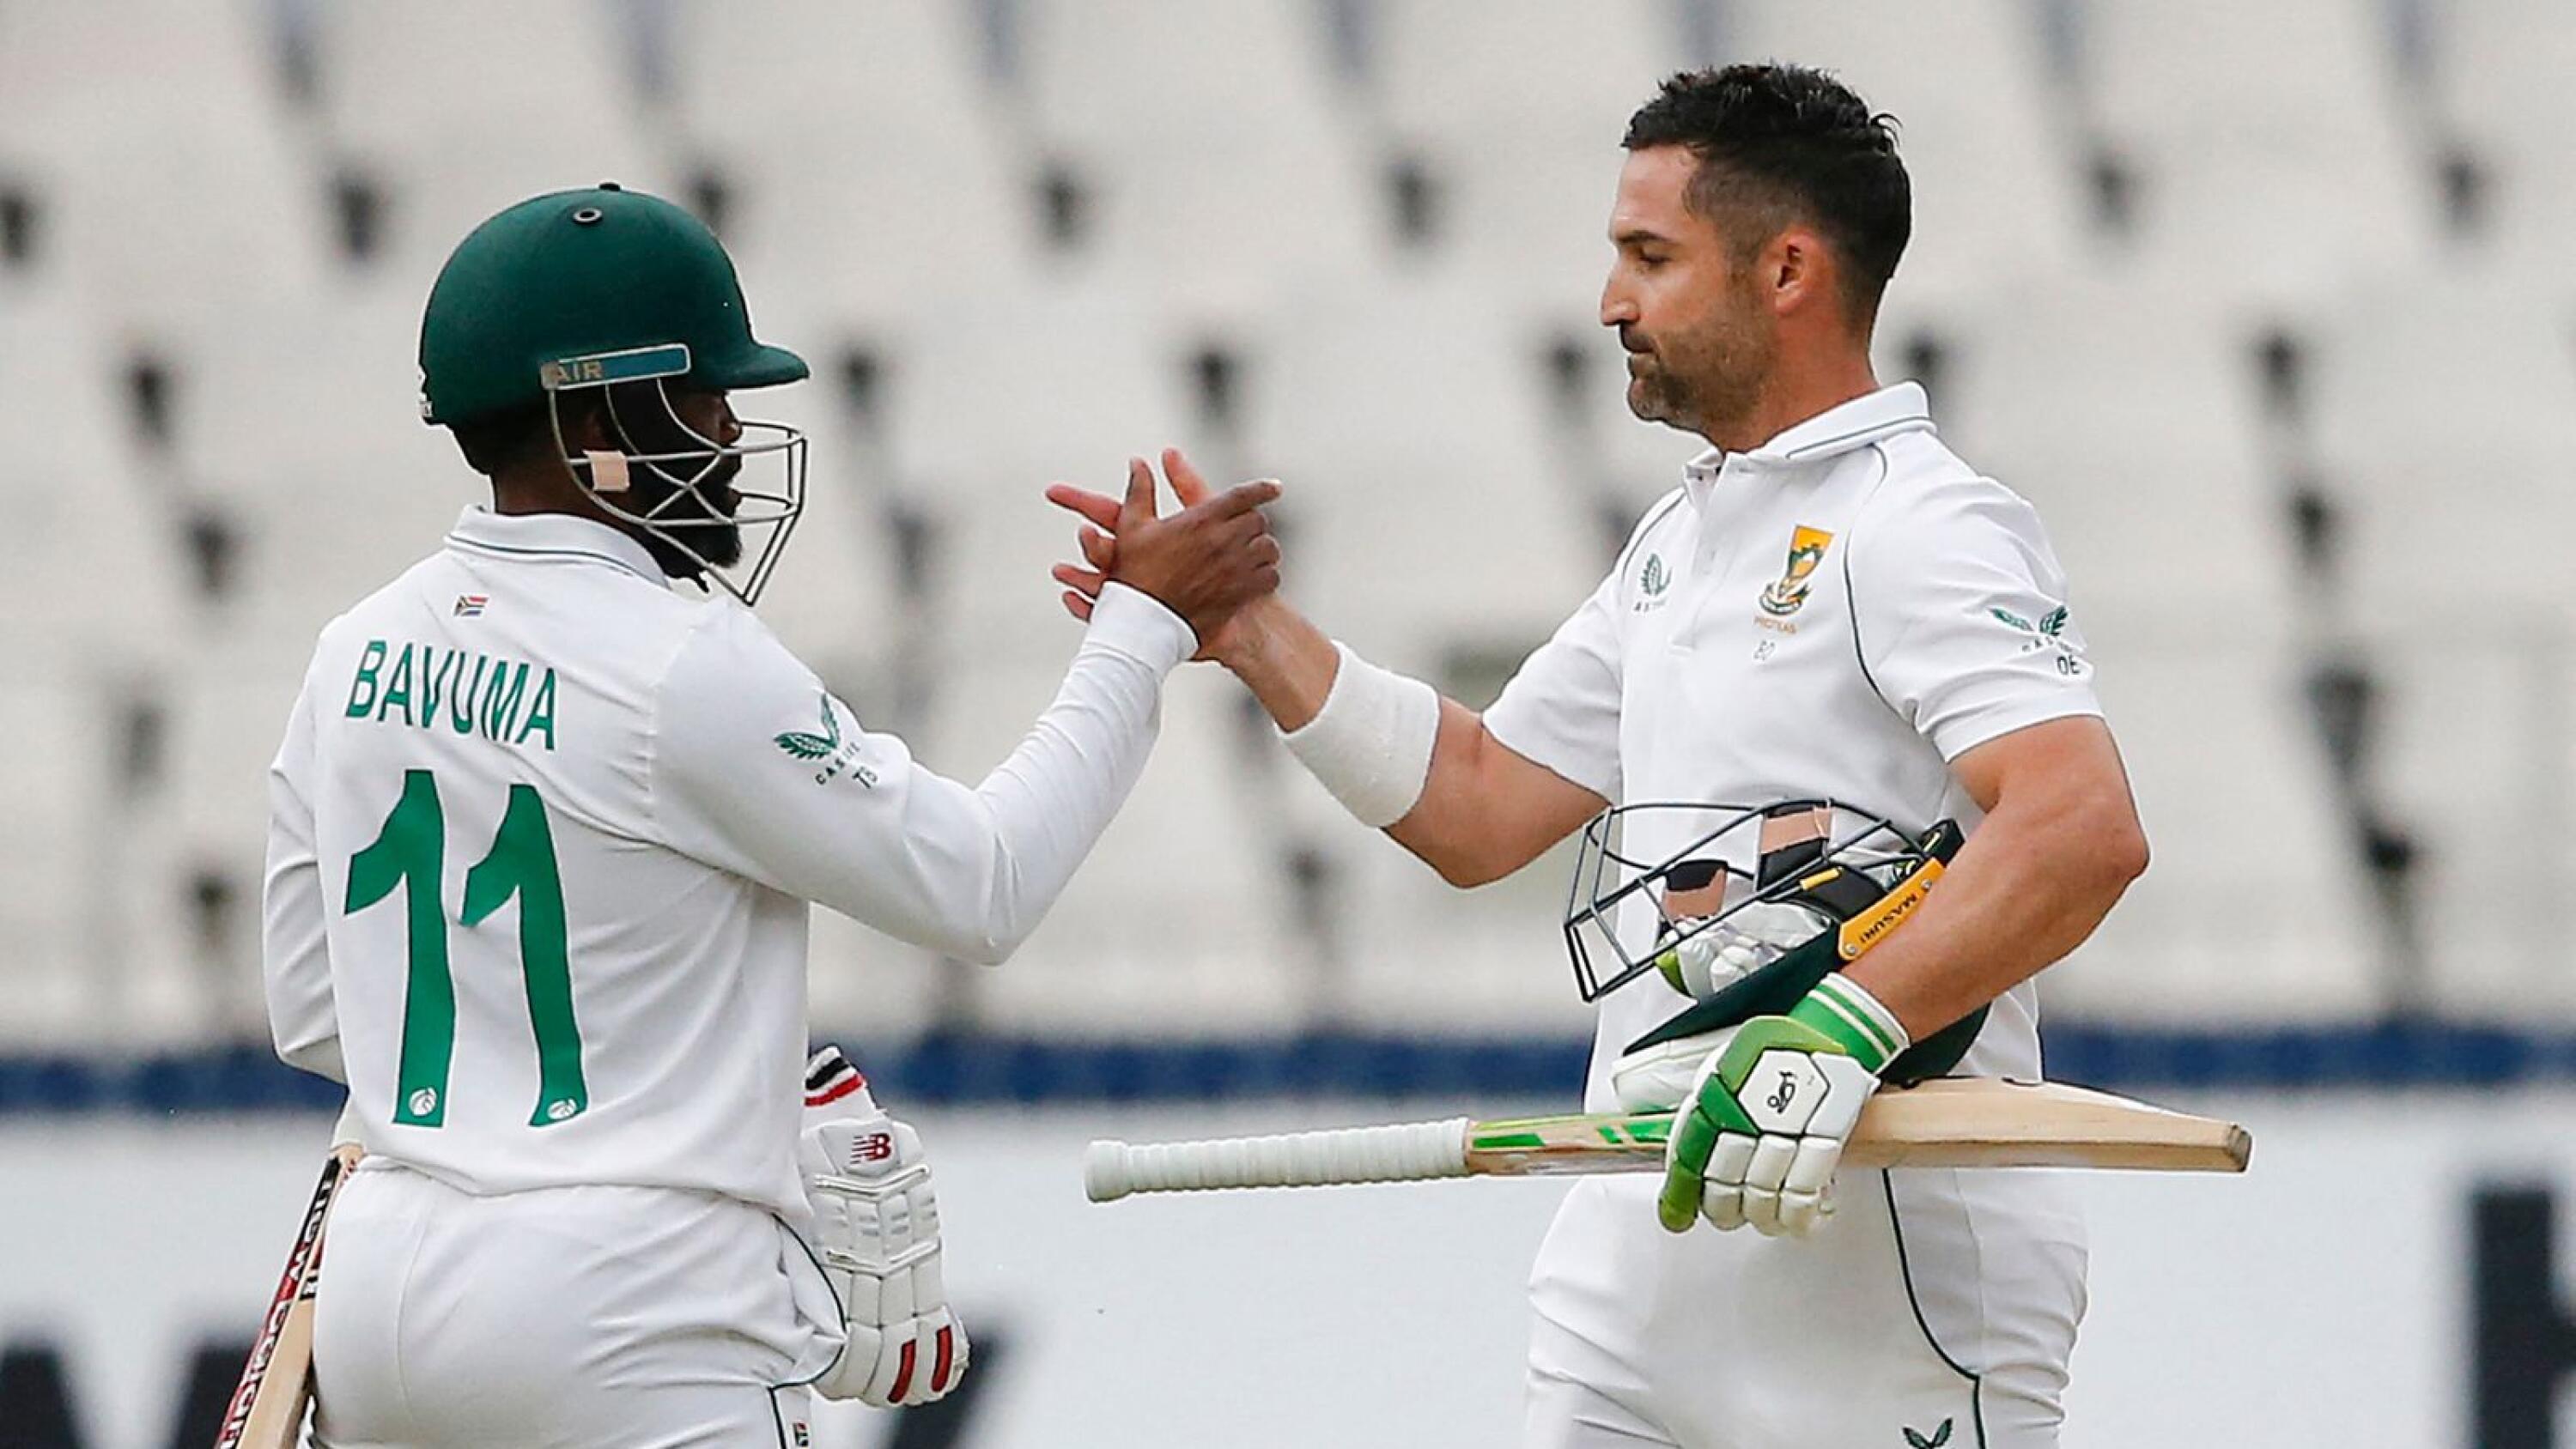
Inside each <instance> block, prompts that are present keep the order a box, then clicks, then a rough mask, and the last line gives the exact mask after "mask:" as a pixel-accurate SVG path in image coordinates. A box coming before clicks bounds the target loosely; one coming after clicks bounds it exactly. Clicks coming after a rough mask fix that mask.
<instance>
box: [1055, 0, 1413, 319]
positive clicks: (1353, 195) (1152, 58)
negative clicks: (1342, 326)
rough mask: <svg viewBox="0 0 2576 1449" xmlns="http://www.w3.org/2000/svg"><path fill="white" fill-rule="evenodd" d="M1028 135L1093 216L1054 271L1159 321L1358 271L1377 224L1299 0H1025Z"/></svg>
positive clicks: (1318, 20) (1317, 34)
mask: <svg viewBox="0 0 2576 1449" xmlns="http://www.w3.org/2000/svg"><path fill="white" fill-rule="evenodd" d="M1022 13H1023V16H1024V22H1025V24H1026V26H1027V33H1026V36H1025V40H1024V43H1023V45H1022V51H1023V53H1024V55H1025V57H1026V59H1025V62H1024V64H1025V66H1026V75H1025V78H1024V87H1025V92H1026V102H1027V106H1028V115H1029V123H1030V126H1031V128H1032V131H1033V135H1034V140H1035V144H1036V145H1037V146H1038V147H1040V148H1041V149H1042V150H1043V151H1044V153H1045V154H1046V155H1047V156H1048V157H1049V158H1050V160H1051V161H1052V162H1053V163H1054V164H1057V165H1060V166H1062V167H1065V168H1068V169H1069V174H1070V176H1071V178H1072V181H1073V183H1074V185H1075V186H1076V188H1077V189H1078V190H1080V191H1081V193H1082V194H1083V195H1084V197H1085V198H1086V200H1085V201H1084V202H1083V203H1082V204H1083V205H1084V206H1086V207H1088V208H1090V210H1091V212H1092V216H1093V220H1092V223H1091V226H1090V231H1091V235H1090V237H1089V239H1088V240H1087V241H1085V242H1084V243H1082V244H1081V246H1080V247H1079V249H1078V251H1077V252H1076V254H1075V255H1073V256H1071V257H1068V258H1066V259H1065V260H1066V264H1067V267H1068V269H1069V270H1072V271H1073V272H1075V273H1076V274H1080V275H1093V274H1096V275H1100V276H1103V277H1108V278H1114V279H1119V280H1123V281H1124V282H1125V283H1126V284H1127V285H1129V286H1130V287H1131V288H1133V289H1134V291H1135V294H1136V295H1135V302H1136V304H1137V305H1141V306H1145V307H1149V308H1152V309H1154V310H1155V311H1157V312H1159V313H1162V314H1164V315H1167V316H1171V317H1175V318H1187V319H1207V318H1241V317H1245V316H1262V315H1267V314H1268V313H1269V312H1271V311H1272V310H1274V309H1275V308H1277V307H1278V306H1279V305H1281V303H1282V300H1283V296H1284V293H1283V289H1284V288H1285V287H1287V286H1288V285H1290V284H1292V283H1293V282H1294V281H1295V279H1298V278H1301V277H1307V276H1314V275H1332V274H1335V273H1336V272H1339V271H1342V270H1347V269H1350V268H1353V267H1357V266H1359V265H1362V264H1364V263H1365V262H1366V261H1367V260H1368V259H1369V258H1370V257H1371V256H1372V255H1373V248H1374V246H1375V242H1376V237H1377V235H1378V232H1379V230H1380V228H1379V227H1378V225H1377V213H1376V212H1375V211H1374V210H1373V209H1372V208H1371V206H1370V205H1369V200H1368V196H1367V190H1366V184H1365V182H1364V180H1363V175H1364V171H1363V168H1362V166H1361V164H1360V155H1361V152H1360V149H1359V141H1358V138H1357V137H1356V136H1355V135H1354V128H1353V127H1352V126H1351V125H1350V124H1349V122H1348V117H1347V115H1346V112H1347V110H1348V107H1346V106H1343V105H1339V104H1337V103H1336V99H1335V96H1334V94H1333V92H1332V91H1331V89H1330V85H1331V81H1330V75H1329V70H1328V67H1327V65H1326V63H1325V51H1326V46H1325V30H1324V16H1323V12H1322V10H1321V8H1320V7H1317V6H1313V5H1309V4H1306V3H1302V0H1237V3H1233V4H1226V5H1208V4H1202V3H1199V0H1030V3H1029V4H1028V5H1026V6H1025V7H1023V12H1022Z"/></svg>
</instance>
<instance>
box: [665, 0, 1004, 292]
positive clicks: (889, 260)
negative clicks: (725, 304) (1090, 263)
mask: <svg viewBox="0 0 2576 1449" xmlns="http://www.w3.org/2000/svg"><path fill="white" fill-rule="evenodd" d="M680 17H681V24H680V26H679V27H678V30H677V34H676V36H675V39H674V44H673V53H674V54H673V59H674V65H675V69H676V73H677V78H678V83H677V85H676V88H675V95H674V96H673V100H674V101H675V102H676V111H677V117H676V119H677V122H678V128H679V131H680V133H681V141H680V144H681V147H682V149H683V151H684V152H685V153H686V159H687V162H688V164H689V166H690V167H691V168H692V170H693V172H694V173H695V175H696V176H697V177H699V178H701V179H702V180H704V181H709V182H712V183H714V184H715V185H716V186H717V187H719V188H720V197H721V201H722V205H721V207H720V208H718V210H717V214H718V218H719V220H720V222H721V226H722V230H723V232H724V236H725V240H726V244H727V245H728V246H729V247H730V248H731V249H732V250H733V251H734V254H735V256H736V259H737V260H738V261H739V262H740V264H741V268H742V272H743V276H744V280H745V284H746V286H748V287H749V288H750V291H751V295H752V298H753V301H754V302H755V304H757V305H758V306H759V307H760V309H761V310H760V312H759V314H758V315H760V316H761V317H763V318H764V319H767V318H769V317H771V316H773V315H776V314H773V313H772V312H771V311H770V307H771V306H772V305H773V304H774V302H775V301H776V300H777V299H794V300H795V301H796V302H797V304H798V305H799V306H800V307H801V308H803V309H808V310H811V311H814V312H819V313H820V314H822V315H823V316H826V317H832V318H836V319H842V320H848V319H865V320H881V319H883V318H886V317H888V316H912V315H918V314H921V313H923V312H925V311H928V312H930V313H931V314H933V315H935V314H936V313H937V312H939V311H942V310H945V308H946V307H947V306H948V305H949V304H950V303H951V302H952V301H953V300H954V299H955V298H957V297H959V296H961V295H973V294H975V293H977V292H981V291H984V290H986V289H988V288H990V287H993V286H996V285H1007V284H1010V283H1015V282H1017V281H1019V280H1020V279H1021V278H1023V277H1025V276H1026V275H1027V274H1028V272H1029V270H1030V268H1031V267H1032V266H1033V265H1034V264H1035V261H1036V257H1037V253H1038V249H1039V246H1040V242H1041V235H1040V232H1041V225H1040V223H1041V207H1040V195H1039V188H1038V175H1037V167H1036V165H1035V162H1034V159H1033V158H1031V157H1029V156H1026V155H1024V154H1022V153H1021V152H1020V151H1019V150H1018V149H1017V146H1016V143H1017V137H1016V135H1015V132H1014V128H1012V127H1011V126H1009V125H1008V124H1007V121H1008V119H1009V117H1008V113H1007V111H1006V109H1005V106H1004V101H1005V99H1006V98H1005V96H1004V95H1003V93H1002V92H1001V90H1000V89H999V87H997V86H996V85H995V84H994V83H993V82H992V81H991V80H990V78H988V77H987V76H986V75H984V74H983V73H982V70H981V68H980V66H979V64H978V61H977V58H976V50H975V38H974V36H973V34H972V33H971V32H972V29H973V26H972V21H973V18H974V11H973V9H972V8H971V7H969V6H964V5H924V4H920V3H917V0H862V3H842V0H751V3H736V0H693V3H690V4H687V5H685V6H683V7H682V8H681V10H680ZM783 37H794V39H793V41H792V43H791V42H784V41H783V40H782V38H783Z"/></svg>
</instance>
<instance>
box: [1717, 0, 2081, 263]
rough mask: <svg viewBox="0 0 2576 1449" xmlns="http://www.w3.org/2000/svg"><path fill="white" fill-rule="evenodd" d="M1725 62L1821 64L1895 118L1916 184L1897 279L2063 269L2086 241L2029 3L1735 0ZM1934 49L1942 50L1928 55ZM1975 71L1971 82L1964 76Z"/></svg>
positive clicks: (1727, 13)
mask: <svg viewBox="0 0 2576 1449" xmlns="http://www.w3.org/2000/svg"><path fill="white" fill-rule="evenodd" d="M1721 14H1722V17H1723V29H1722V32H1721V35H1722V43H1723V45H1724V47H1725V49H1726V52H1727V55H1726V58H1727V59H1729V60H1762V59H1779V60H1790V61H1796V62H1798V63H1800V64H1805V65H1815V66H1822V67H1824V68H1825V69H1827V70H1829V71H1831V72H1833V73H1834V74H1835V75H1837V76H1839V77H1840V78H1841V79H1843V80H1844V81H1846V82H1848V83H1849V84H1850V85H1851V86H1852V87H1853V88H1854V89H1855V90H1857V91H1859V92H1860V94H1861V96H1862V97H1863V99H1865V100H1866V101H1868V103H1869V104H1870V105H1871V106H1872V107H1874V108H1876V109H1878V110H1881V111H1885V112H1888V113H1890V114H1892V115H1894V116H1895V117H1896V119H1897V123H1898V147H1899V152H1900V154H1901V155H1902V156H1903V157H1904V159H1905V166H1906V170H1907V172H1908V173H1909V174H1910V176H1911V177H1912V179H1913V182H1914V236H1913V240H1912V241H1911V242H1910V243H1909V244H1908V245H1907V247H1906V253H1905V259H1904V260H1903V262H1901V263H1900V264H1899V265H1898V267H1897V272H1896V282H1895V286H1896V287H1897V288H1898V289H1899V290H1902V291H1904V292H1906V293H1908V294H1910V295H1912V296H1915V297H1917V298H1923V299H1950V298H1957V297H1962V296H1972V295H1981V294H1983V293H1985V292H1987V291H1988V290H1990V289H1992V288H1994V287H1995V286H1996V284H1997V283H1998V282H1999V281H2001V280H2003V279H2007V278H2010V279H2017V280H2024V281H2027V280H2031V279H2034V278H2046V277H2050V276H2054V275H2061V274H2063V273H2065V272H2066V271H2068V270H2069V269H2070V268H2071V267H2073V266H2074V265H2075V263H2076V261H2077V259H2078V258H2079V256H2080V255H2081V252H2082V249H2083V237H2082V235H2081V230H2082V227H2081V219H2080V213H2079V207H2078V201H2077V196H2076V189H2075V179H2076V177H2077V175H2078V170H2079V166H2080V164H2081V158H2080V156H2079V154H2078V152H2079V147H2078V145H2077V142H2078V140H2079V138H2078V136H2077V135H2076V134H2075V131H2074V127H2073V125H2072V118H2071V117H2070V116H2069V115H2067V114H2066V112H2065V109H2064V106H2063V104H2062V101H2061V99H2060V97H2059V96H2058V94H2057V93H2056V92H2055V91H2054V90H2053V89H2052V88H2051V87H2050V85H2049V84H2048V77H2047V75H2046V71H2045V66H2044V63H2043V58H2042V55H2041V47H2040V37H2039V33H2038V30H2037V28H2036V26H2035V25H2034V23H2033V20H2034V17H2033V14H2032V7H2031V6H2029V5H2027V4H2023V3H2020V0H1945V3H1942V4H1938V5H1922V4H1914V3H1909V0H1862V3H1859V4H1841V5H1834V6H1830V7H1825V6H1816V5H1806V4H1799V3H1797V0H1730V3H1728V4H1727V5H1726V6H1725V7H1724V8H1723V10H1722V12H1721ZM1927 57H1938V58H1939V59H1938V61H1937V62H1935V63H1927ZM1963 75H1973V76H1975V77H1976V78H1977V80H1976V83H1975V84H1973V85H1962V84H1960V83H1959V77H1961V76H1963Z"/></svg>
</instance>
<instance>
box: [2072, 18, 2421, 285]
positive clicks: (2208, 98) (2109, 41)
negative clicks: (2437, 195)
mask: <svg viewBox="0 0 2576 1449" xmlns="http://www.w3.org/2000/svg"><path fill="white" fill-rule="evenodd" d="M2079 4H2080V9H2079V10H2078V12H2077V14H2078V15H2079V17H2080V20H2081V33H2082V35H2083V37H2084V44H2083V47H2082V50H2083V56H2084V63H2085V71H2086V74H2087V76H2088V84H2087V85H2086V86H2085V94H2086V96H2087V98H2088V102H2089V107H2090V112H2091V117H2092V120H2093V122H2094V124H2096V125H2097V126H2098V127H2099V128H2100V131H2101V134H2102V139H2103V140H2104V141H2105V142H2106V143H2107V144H2108V145H2109V146H2111V147H2112V148H2113V150H2114V151H2115V153H2117V154H2118V155H2119V156H2120V157H2122V158H2123V159H2124V160H2125V161H2127V162H2129V163H2132V164H2134V166H2135V167H2136V168H2137V169H2138V171H2139V172H2140V173H2141V174H2140V176H2139V188H2140V191H2141V193H2142V198H2143V199H2142V203H2141V212H2142V217H2141V224H2140V227H2139V236H2138V238H2137V243H2136V248H2135V250H2136V255H2135V256H2134V257H2128V258H2123V259H2121V261H2122V262H2123V265H2124V266H2128V267H2134V268H2136V269H2138V270H2139V271H2141V272H2142V273H2145V274H2150V275H2161V276H2162V277H2164V278H2167V279H2170V280H2171V281H2172V282H2174V283H2176V284H2181V285H2191V286H2197V287H2199V288H2201V289H2203V290H2205V291H2207V292H2209V293H2211V294H2213V295H2215V296H2218V297H2221V298H2224V299H2226V300H2228V301H2229V302H2231V303H2233V304H2235V305H2238V306H2240V307H2244V308H2247V309H2249V310H2253V311H2256V312H2259V313H2265V314H2280V315H2288V316H2292V317H2313V316H2316V315H2318V314H2320V313H2323V312H2327V311H2330V310H2331V308H2332V305H2333V302H2334V300H2335V296H2336V290H2337V288H2338V287H2340V286H2341V285H2343V284H2345V283H2347V282H2349V281H2351V280H2352V279H2354V278H2356V277H2362V276H2367V275H2370V274H2373V273H2375V272H2380V271H2386V270H2395V269H2402V268H2405V267H2410V266H2414V267H2420V266H2424V265H2427V264H2428V263H2429V261H2430V259H2431V256H2432V254H2433V235H2434V221H2435V216H2436V208H2435V205H2434V202H2433V197H2432V192H2431V188H2430V187H2429V186H2428V185H2426V184H2425V178H2426V174H2427V172H2428V168H2427V166H2426V165H2425V164H2424V160H2423V158H2422V157H2421V156H2420V155H2419V153H2418V151H2417V149H2416V148H2415V147H2414V146H2413V145H2411V144H2410V143H2409V138H2408V137H2407V136H2406V135H2405V134H2404V133H2403V132H2402V131H2401V130H2400V128H2399V124H2398V119H2397V115H2398V113H2397V108H2396V106H2395V104H2394V101H2395V91H2394V88H2393V84H2392V74H2391V71H2392V68H2393V56H2392V54H2391V49H2390V47H2389V45H2388V42H2387V39H2386V37H2385V35H2384V34H2383V33H2382V31H2381V30H2380V28H2379V23H2378V21H2377V19H2376V17H2374V15H2373V13H2372V7H2369V6H2365V5H2355V4H2350V3H2347V0H2271V3H2266V4H2262V5H2241V4H2236V3H2233V0H2176V3H2171V4H2163V5H2152V6H2144V5H2127V4H2120V3H2117V0H2079Z"/></svg>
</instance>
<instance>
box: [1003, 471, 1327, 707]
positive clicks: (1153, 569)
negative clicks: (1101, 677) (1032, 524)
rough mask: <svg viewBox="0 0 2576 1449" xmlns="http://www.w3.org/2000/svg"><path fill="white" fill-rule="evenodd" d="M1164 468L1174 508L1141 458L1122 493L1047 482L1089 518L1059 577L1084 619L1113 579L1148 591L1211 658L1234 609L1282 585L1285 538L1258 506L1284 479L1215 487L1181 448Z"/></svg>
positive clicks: (1055, 495) (1051, 491) (1060, 502)
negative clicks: (1168, 507) (1159, 494)
mask: <svg viewBox="0 0 2576 1449" xmlns="http://www.w3.org/2000/svg"><path fill="white" fill-rule="evenodd" d="M1163 473H1164V476H1165V477H1166V478H1167V479H1168V480H1169V481H1170V483H1171V488H1172V494H1173V496H1174V497H1176V498H1178V499H1179V500H1180V503H1181V509H1180V511H1179V512H1177V513H1173V514H1169V515H1158V513H1157V511H1156V504H1155V498H1154V469H1153V467H1152V465H1151V464H1148V463H1147V462H1146V461H1145V460H1144V459H1142V458H1130V459H1128V460H1127V492H1126V495H1125V496H1124V497H1123V498H1111V497H1109V496H1108V495H1107V494H1103V493H1094V492H1091V491H1090V490H1088V489H1085V488H1078V487H1075V486H1074V485H1073V484H1070V483H1055V484H1050V485H1049V486H1048V488H1047V490H1046V496H1047V501H1048V502H1050V503H1053V504H1055V505H1056V506H1057V507H1059V508H1063V509H1066V510H1068V511H1069V512H1072V513H1074V514H1075V515H1077V516H1079V517H1080V518H1081V519H1082V520H1083V524H1082V531H1081V547H1082V556H1083V559H1084V565H1077V564H1069V563H1067V564H1058V565H1056V566H1055V569H1054V574H1055V579H1056V582H1058V583H1060V584H1062V585H1064V589H1065V592H1064V606H1065V608H1066V609H1067V610H1069V611H1070V612H1071V613H1072V614H1073V616H1074V617H1075V618H1077V619H1086V620H1087V619H1089V618H1090V617H1091V609H1092V605H1093V604H1095V603H1096V602H1098V601H1099V598H1100V591H1101V589H1102V588H1103V587H1104V586H1106V585H1108V584H1113V583H1116V584H1124V585H1126V586H1127V587H1129V588H1132V589H1135V590H1137V591H1138V592H1139V593H1144V594H1148V595H1151V596H1152V597H1153V598H1154V599H1155V600H1156V601H1157V602H1159V603H1161V604H1162V605H1163V606H1164V607H1165V608H1167V609H1170V610H1171V611H1172V612H1173V613H1175V614H1178V615H1180V616H1181V618H1182V619H1183V620H1184V621H1185V622H1187V623H1188V624H1189V626H1190V630H1191V632H1192V633H1194V634H1196V635H1197V636H1198V641H1199V650H1198V653H1197V654H1196V655H1195V656H1194V657H1195V658H1199V659H1213V658H1215V657H1217V654H1218V646H1219V643H1220V641H1221V639H1222V638H1223V635H1224V631H1225V630H1226V628H1227V626H1228V625H1229V624H1230V623H1231V622H1232V621H1233V619H1234V617H1235V615H1236V614H1237V613H1238V612H1240V611H1241V610H1242V609H1243V607H1244V606H1245V605H1246V604H1249V603H1252V602H1254V601H1256V600H1259V599H1262V598H1266V597H1268V596H1269V595H1271V594H1273V593H1276V592H1278V589H1279V540H1278V538H1277V536H1275V535H1274V534H1272V533H1271V531H1270V522H1269V519H1268V518H1266V517H1265V516H1264V515H1263V514H1262V512H1261V509H1262V507H1263V505H1265V504H1268V503H1270V502H1271V501H1272V500H1274V499H1276V498H1278V496H1279V484H1278V483H1277V482H1275V481H1273V480H1269V479H1263V480H1261V481H1258V482H1253V483H1239V484H1236V485H1235V486H1234V487H1232V488H1228V489H1226V490H1225V491H1224V492H1222V493H1219V492H1216V491H1214V490H1212V489H1211V488H1209V486H1208V483H1207V480H1206V479H1205V478H1203V477H1201V476H1200V475H1199V472H1198V470H1197V469H1196V468H1193V467H1191V466H1190V461H1189V459H1187V458H1186V457H1183V456H1182V455H1181V450H1180V449H1178V448H1166V449H1164V450H1163ZM1085 565H1087V567H1086V566H1085Z"/></svg>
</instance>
